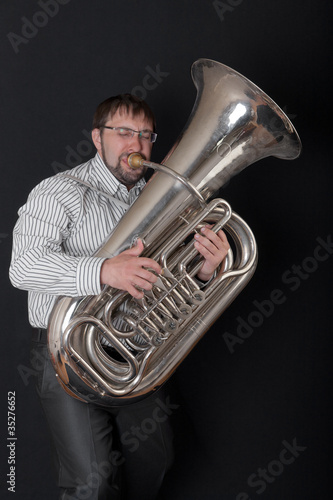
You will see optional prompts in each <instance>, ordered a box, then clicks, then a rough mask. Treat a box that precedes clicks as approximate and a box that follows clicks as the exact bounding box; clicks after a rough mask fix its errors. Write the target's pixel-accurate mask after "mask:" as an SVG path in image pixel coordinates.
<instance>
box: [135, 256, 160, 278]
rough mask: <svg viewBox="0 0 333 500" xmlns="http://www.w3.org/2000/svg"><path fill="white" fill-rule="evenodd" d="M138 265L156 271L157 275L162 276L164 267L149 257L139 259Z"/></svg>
mask: <svg viewBox="0 0 333 500" xmlns="http://www.w3.org/2000/svg"><path fill="white" fill-rule="evenodd" d="M138 264H139V265H140V266H141V267H145V268H147V269H152V270H153V271H155V272H156V273H157V274H161V272H162V267H161V266H160V264H159V263H158V262H156V260H153V259H149V258H148V257H139V259H138Z"/></svg>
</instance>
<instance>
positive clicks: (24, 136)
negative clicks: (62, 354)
mask: <svg viewBox="0 0 333 500" xmlns="http://www.w3.org/2000/svg"><path fill="white" fill-rule="evenodd" d="M41 3H43V2H41ZM45 3H47V2H45ZM51 3H53V4H54V2H51ZM58 6H59V9H58V12H56V13H55V15H53V17H51V16H46V17H45V15H44V16H40V15H38V14H36V13H38V12H43V10H42V8H41V6H40V5H39V4H38V2H37V1H32V0H28V1H27V0H24V1H23V0H20V1H12V2H9V1H7V2H1V7H0V14H1V38H0V40H1V43H0V47H1V48H0V50H1V78H0V82H1V89H0V99H1V134H0V138H1V159H2V166H1V168H2V182H1V205H2V206H1V212H0V214H1V215H0V252H1V263H2V266H1V278H2V279H1V283H2V287H1V295H2V297H1V309H2V311H1V319H2V328H1V330H2V332H1V372H2V374H1V400H0V408H1V478H0V482H1V487H2V488H3V490H4V492H5V496H2V498H7V496H6V495H8V498H19V499H20V500H21V499H24V500H30V499H37V500H42V499H44V498H48V499H49V500H53V499H56V498H57V493H56V488H55V487H54V486H53V484H54V483H53V474H52V469H51V463H50V459H49V442H48V435H47V430H46V426H45V423H44V420H43V416H42V413H41V410H40V408H39V403H38V401H37V397H36V396H35V391H34V387H33V383H32V377H31V373H30V372H29V368H28V367H29V359H28V351H29V329H28V327H27V307H26V292H23V291H19V290H16V289H14V288H12V287H11V285H10V283H9V279H8V266H9V261H10V252H11V232H12V229H13V226H14V224H15V221H16V218H17V210H18V208H19V207H20V206H21V205H22V204H23V203H24V202H25V200H26V197H27V195H28V193H29V192H30V191H31V189H32V188H33V187H34V186H35V185H36V184H37V183H38V182H39V181H40V180H42V179H43V178H45V177H49V176H50V175H53V174H54V173H56V172H57V171H59V169H62V168H65V167H66V168H67V167H69V166H72V165H73V164H74V163H75V164H78V163H81V162H82V161H86V160H87V159H88V158H89V157H90V156H92V155H93V151H92V148H91V147H90V146H89V143H88V142H87V138H86V136H85V132H84V131H89V130H90V127H91V119H92V115H93V112H94V110H95V107H96V105H97V104H98V103H99V102H101V101H102V100H104V99H105V98H107V97H109V96H110V95H114V94H117V93H120V92H128V91H132V90H133V89H135V87H138V86H140V87H141V89H142V90H141V92H142V93H143V94H145V95H144V97H145V98H146V100H147V101H148V103H149V104H150V105H151V107H152V108H153V109H154V111H155V113H156V116H157V121H158V133H159V139H158V142H157V143H156V146H155V147H154V152H153V160H155V161H162V159H163V157H164V155H165V154H166V153H167V152H168V150H169V149H170V147H171V146H172V144H173V142H174V141H175V140H176V138H177V136H178V134H179V133H180V131H181V129H182V128H183V126H184V124H185V122H186V120H187V118H188V115H189V113H190V111H191V109H192V106H193V103H194V99H195V94H196V92H195V88H194V86H193V83H192V81H191V76H190V67H191V64H192V63H193V62H194V61H195V60H196V59H198V58H200V57H207V58H210V59H215V60H217V61H220V62H222V63H224V64H227V65H229V66H231V67H232V68H234V69H236V70H237V71H239V72H240V73H242V74H244V75H245V76H247V77H248V78H249V79H250V80H252V81H253V82H255V83H256V84H257V85H258V86H259V87H261V88H262V89H263V90H264V91H265V92H266V93H268V94H269V95H270V96H271V97H272V98H273V99H274V100H275V101H276V102H277V103H278V104H279V105H280V106H281V108H283V109H284V111H285V112H286V113H287V114H288V116H289V117H290V118H291V119H292V121H293V123H294V125H295V127H296V129H297V130H298V132H299V134H300V136H301V139H302V142H303V152H302V155H301V157H300V158H299V159H298V160H296V161H293V162H288V161H281V160H277V159H275V158H269V159H265V160H262V161H261V162H258V163H257V164H255V165H252V166H250V167H249V168H248V169H247V170H246V171H244V172H242V174H240V175H238V176H236V177H235V178H234V179H232V180H231V181H230V183H229V184H228V185H227V186H226V187H225V188H224V189H222V190H221V192H220V195H221V196H223V197H225V198H226V199H227V200H228V201H229V202H230V204H231V205H232V207H233V209H234V210H235V211H236V212H238V213H239V214H240V215H241V216H242V217H243V218H244V219H245V220H246V221H247V222H248V224H249V225H250V227H251V228H252V229H253V231H254V233H255V235H256V239H257V243H258V247H259V265H258V269H257V271H256V274H255V276H254V278H253V279H252V281H251V282H250V284H249V285H248V286H247V288H246V289H245V290H244V291H243V292H242V294H241V295H240V296H239V297H238V298H237V300H236V301H235V302H234V303H233V304H232V306H231V307H230V308H229V309H228V311H226V313H225V314H224V315H223V317H222V318H220V320H219V321H218V322H217V323H216V324H215V325H214V327H213V328H212V329H211V331H210V332H209V333H208V334H207V335H206V336H205V337H204V339H203V340H202V341H201V342H200V343H199V344H198V346H197V347H196V348H195V350H194V351H192V353H191V354H190V355H189V357H188V358H187V359H186V360H185V362H184V363H183V364H182V365H181V367H180V368H179V369H178V371H177V373H176V374H175V375H174V376H173V377H172V379H171V380H170V381H169V383H168V386H167V387H168V390H169V391H170V401H171V402H172V403H173V404H175V405H179V406H178V408H177V409H175V410H174V411H173V415H172V419H173V422H174V428H175V439H176V447H177V455H176V462H175V466H174V468H173V470H172V471H171V473H170V475H169V478H168V481H167V482H166V485H165V496H166V498H167V499H172V500H180V499H185V500H197V499H198V500H199V499H200V500H201V499H205V500H213V499H214V500H215V499H216V500H217V499H221V500H227V499H234V500H235V499H237V500H243V499H246V498H251V499H255V498H265V499H266V498H267V499H273V500H275V499H283V500H289V499H290V500H292V499H309V500H310V499H311V500H312V499H314V498H316V499H317V498H318V499H319V498H320V499H326V498H330V497H331V488H332V482H331V470H330V463H329V462H330V460H329V458H330V455H331V454H332V443H331V442H330V439H329V437H330V415H329V403H330V398H331V391H330V377H331V369H330V368H331V367H330V365H331V319H332V312H331V311H332V289H331V283H330V282H331V269H332V267H331V266H332V260H333V256H332V253H329V251H328V250H325V248H323V249H322V250H321V253H320V255H321V256H327V259H326V260H321V261H319V260H318V259H315V258H314V257H313V256H314V251H315V249H316V247H318V245H319V243H320V241H321V242H322V241H330V237H331V234H332V215H331V192H332V172H331V159H330V156H331V155H330V149H331V111H332V93H331V81H330V73H329V72H330V66H331V55H330V50H331V49H330V47H331V45H332V29H331V25H332V17H331V15H330V14H331V11H332V7H331V2H329V1H328V0H326V1H324V0H319V1H318V0H317V1H314V0H311V1H309V0H294V1H291V0H276V1H275V0H271V1H267V0H257V1H250V0H238V1H237V0H225V2H222V1H220V2H219V3H217V2H214V1H210V0H208V1H204V0H201V1H200V0H191V1H189V0H185V1H179V0H161V1H157V0H155V1H148V0H138V1H124V0H122V1H121V0H113V1H107V0H100V1H96V2H93V1H88V0H81V1H78V0H70V1H67V3H66V2H65V1H63V5H58ZM22 18H25V19H22ZM27 20H28V21H29V22H31V21H34V22H35V24H39V26H40V27H38V28H36V27H35V28H34V27H33V26H32V27H31V26H30V31H29V28H24V26H27ZM22 29H23V30H24V29H26V30H27V31H23V32H22ZM9 33H12V34H13V33H14V34H15V35H10V36H9V37H8V34H9ZM22 33H23V34H22ZM23 35H25V38H24V40H25V42H26V43H24V42H22V39H21V40H20V43H19V42H18V40H19V38H17V36H20V37H22V36H23ZM27 36H29V38H27ZM15 37H16V38H15ZM11 40H12V41H11ZM13 40H15V41H13ZM156 69H159V70H160V72H162V73H163V76H160V77H159V81H156V85H153V83H154V80H153V79H152V78H151V79H149V83H150V86H154V88H150V89H147V88H146V89H145V88H144V82H147V81H148V80H147V79H145V76H146V75H147V74H148V73H149V72H150V71H151V70H155V71H156ZM162 73H160V74H162ZM137 91H138V90H137ZM138 92H139V91H138ZM82 141H85V142H82ZM69 151H71V154H69ZM73 151H75V152H76V156H75V155H74V154H73ZM318 238H320V239H321V240H318ZM330 252H332V250H330ZM293 266H300V267H298V268H296V267H293ZM296 269H298V271H297V272H298V273H299V277H298V282H297V283H296V281H295V280H293V281H291V280H288V281H287V280H286V279H285V278H284V277H289V278H291V276H294V277H295V272H296ZM296 287H297V288H296ZM275 289H278V290H280V291H281V296H282V297H283V298H284V300H283V303H281V304H278V305H275V307H274V311H271V312H270V313H269V314H267V317H263V316H262V321H260V324H258V325H257V326H255V327H253V328H252V332H251V333H250V334H249V335H248V337H247V338H246V339H243V343H237V344H235V345H234V349H233V351H234V352H232V353H231V352H230V349H229V348H228V346H227V343H226V341H225V334H226V332H228V333H230V334H232V335H237V327H238V325H239V319H240V318H241V319H242V320H243V321H245V322H248V320H253V318H255V317H257V318H258V315H257V316H255V315H254V314H253V313H254V312H255V311H258V307H257V305H256V304H257V303H256V302H254V301H258V302H260V303H262V302H263V301H267V300H270V296H271V294H272V292H273V290H275ZM9 391H15V393H16V405H17V409H16V426H17V438H18V439H17V443H16V494H15V495H16V496H15V495H14V494H10V493H9V492H8V491H7V486H8V485H6V480H7V477H6V474H7V473H8V471H9V465H8V463H7V458H8V449H7V448H6V438H7V423H6V420H7V393H8V392H9ZM286 442H287V443H289V444H290V445H292V444H293V443H294V445H295V444H297V446H299V447H302V450H301V451H300V449H299V451H298V452H295V455H297V456H295V460H294V461H293V462H292V463H290V464H286V465H284V466H283V470H282V468H281V464H280V465H279V464H278V463H277V461H278V460H279V457H280V453H281V451H282V450H283V449H284V448H285V446H286V444H285V443H286ZM287 456H288V457H291V456H292V455H291V453H290V452H288V455H287ZM259 468H261V469H268V470H269V471H271V472H269V473H268V477H269V481H268V480H267V481H265V482H262V483H261V485H262V488H260V487H259V483H256V486H254V485H252V486H251V485H250V484H248V478H249V477H250V476H251V474H255V475H256V480H258V469H259ZM274 471H275V476H274V475H273V474H274ZM261 490H263V491H262V493H260V491H261ZM242 492H244V495H240V493H242ZM245 493H246V494H247V495H248V496H246V495H245ZM11 495H12V496H11Z"/></svg>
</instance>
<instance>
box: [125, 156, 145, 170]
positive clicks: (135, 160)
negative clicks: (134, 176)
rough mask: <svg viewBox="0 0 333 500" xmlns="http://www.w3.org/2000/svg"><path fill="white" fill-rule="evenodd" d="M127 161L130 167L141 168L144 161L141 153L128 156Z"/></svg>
mask: <svg viewBox="0 0 333 500" xmlns="http://www.w3.org/2000/svg"><path fill="white" fill-rule="evenodd" d="M127 161H128V164H129V166H130V167H132V168H139V167H141V166H142V165H143V162H144V159H143V157H142V156H141V155H140V153H132V154H130V155H128V157H127Z"/></svg>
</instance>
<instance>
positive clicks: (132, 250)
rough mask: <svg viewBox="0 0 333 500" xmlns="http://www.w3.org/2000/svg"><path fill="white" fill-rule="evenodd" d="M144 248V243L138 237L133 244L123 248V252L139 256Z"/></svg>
mask: <svg viewBox="0 0 333 500" xmlns="http://www.w3.org/2000/svg"><path fill="white" fill-rule="evenodd" d="M143 250H144V244H143V242H142V240H141V239H140V238H138V239H137V241H136V244H135V246H133V247H131V248H128V249H127V250H124V252H123V253H124V254H126V255H132V256H133V257H137V256H139V255H140V254H141V253H142V252H143Z"/></svg>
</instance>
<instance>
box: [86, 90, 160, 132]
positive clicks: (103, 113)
mask: <svg viewBox="0 0 333 500" xmlns="http://www.w3.org/2000/svg"><path fill="white" fill-rule="evenodd" d="M120 109H123V110H124V111H126V112H127V113H131V114H132V115H133V116H138V115H141V114H143V115H144V117H145V118H147V119H148V120H149V121H151V122H152V123H153V127H154V130H153V131H154V132H155V129H156V123H155V116H154V113H153V112H152V110H151V109H150V107H149V106H148V104H147V103H146V102H145V101H144V100H143V99H140V98H139V97H137V96H135V95H132V94H119V95H116V96H113V97H109V98H108V99H106V100H105V101H103V102H101V103H100V104H99V105H98V106H97V109H96V111H95V114H94V118H93V124H92V128H93V129H94V128H100V127H101V126H102V125H105V123H106V122H107V120H108V119H109V118H110V117H112V116H113V115H114V114H115V113H116V112H117V111H118V110H120Z"/></svg>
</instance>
